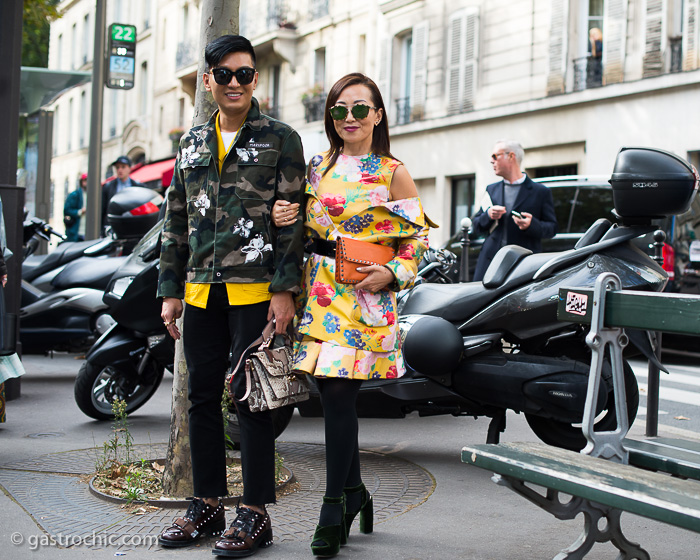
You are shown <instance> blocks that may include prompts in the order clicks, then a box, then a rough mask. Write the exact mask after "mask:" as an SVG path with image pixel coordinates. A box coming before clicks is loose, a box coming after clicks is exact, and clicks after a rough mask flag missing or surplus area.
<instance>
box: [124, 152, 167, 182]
mask: <svg viewBox="0 0 700 560" xmlns="http://www.w3.org/2000/svg"><path fill="white" fill-rule="evenodd" d="M174 168H175V158H172V159H165V160H163V161H156V162H155V163H147V164H146V165H143V166H141V167H139V168H138V169H136V170H134V171H132V172H131V175H129V177H131V178H132V179H134V180H135V181H141V182H142V183H148V182H150V181H155V180H160V181H161V183H160V184H161V185H163V186H164V187H169V186H170V181H171V180H172V178H173V169H174Z"/></svg>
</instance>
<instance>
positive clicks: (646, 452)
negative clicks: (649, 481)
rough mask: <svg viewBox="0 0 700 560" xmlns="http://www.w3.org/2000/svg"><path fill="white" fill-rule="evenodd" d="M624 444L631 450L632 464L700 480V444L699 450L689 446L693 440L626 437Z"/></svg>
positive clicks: (630, 458)
mask: <svg viewBox="0 0 700 560" xmlns="http://www.w3.org/2000/svg"><path fill="white" fill-rule="evenodd" d="M623 444H624V446H625V447H626V448H627V449H628V450H629V461H630V464H631V465H634V466H636V467H644V468H647V469H653V470H657V471H663V472H665V473H669V474H673V475H677V476H684V477H687V478H693V479H695V480H700V446H698V445H697V444H695V447H697V450H693V449H692V448H689V446H692V445H693V443H692V442H686V441H683V440H677V439H670V438H668V439H665V438H659V439H655V440H644V441H637V440H633V439H625V440H624V442H623Z"/></svg>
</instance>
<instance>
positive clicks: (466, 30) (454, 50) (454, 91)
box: [446, 10, 479, 114]
mask: <svg viewBox="0 0 700 560" xmlns="http://www.w3.org/2000/svg"><path fill="white" fill-rule="evenodd" d="M478 32H479V13H478V12H477V11H473V10H468V11H460V12H458V13H456V14H453V15H452V16H450V19H449V23H448V32H447V64H448V68H447V87H446V92H447V112H448V114H456V113H463V112H466V111H471V110H473V109H474V98H475V95H476V76H477V72H476V70H477V55H478V39H479V35H478Z"/></svg>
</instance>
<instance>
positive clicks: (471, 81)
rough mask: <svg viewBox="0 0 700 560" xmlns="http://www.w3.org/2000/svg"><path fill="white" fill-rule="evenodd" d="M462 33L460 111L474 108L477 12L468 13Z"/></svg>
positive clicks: (477, 47)
mask: <svg viewBox="0 0 700 560" xmlns="http://www.w3.org/2000/svg"><path fill="white" fill-rule="evenodd" d="M466 25H467V27H466V33H465V35H464V48H465V55H464V77H463V79H462V83H463V90H462V111H471V110H473V109H474V98H475V97H476V70H477V68H476V64H477V60H478V55H479V14H478V13H477V12H473V13H468V14H467V21H466Z"/></svg>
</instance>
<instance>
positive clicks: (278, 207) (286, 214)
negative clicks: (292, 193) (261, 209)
mask: <svg viewBox="0 0 700 560" xmlns="http://www.w3.org/2000/svg"><path fill="white" fill-rule="evenodd" d="M298 214H299V203H298V202H294V203H291V202H289V201H287V200H277V201H275V205H274V206H273V207H272V223H273V224H275V226H276V227H278V228H281V227H286V226H291V225H292V224H293V223H294V222H295V221H296V219H297V215H298Z"/></svg>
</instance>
